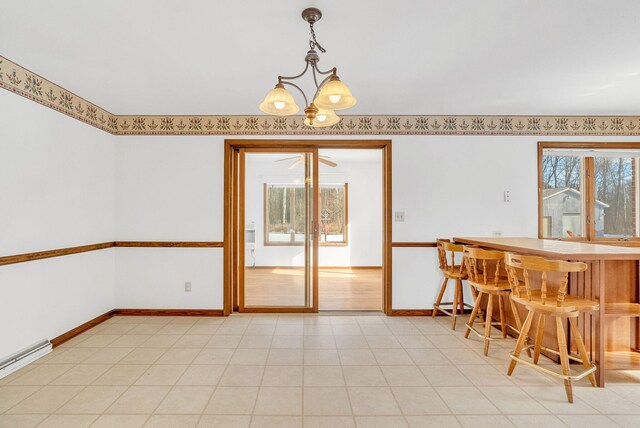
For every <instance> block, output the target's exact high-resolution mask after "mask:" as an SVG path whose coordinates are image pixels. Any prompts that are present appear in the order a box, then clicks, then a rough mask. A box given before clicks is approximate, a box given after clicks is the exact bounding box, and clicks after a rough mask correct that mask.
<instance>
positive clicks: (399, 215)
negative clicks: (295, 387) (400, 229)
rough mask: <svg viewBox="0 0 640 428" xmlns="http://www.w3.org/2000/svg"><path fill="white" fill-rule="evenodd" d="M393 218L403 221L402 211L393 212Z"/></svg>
mask: <svg viewBox="0 0 640 428" xmlns="http://www.w3.org/2000/svg"><path fill="white" fill-rule="evenodd" d="M395 220H396V221H397V222H404V211H396V212H395Z"/></svg>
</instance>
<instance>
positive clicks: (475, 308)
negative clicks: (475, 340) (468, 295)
mask: <svg viewBox="0 0 640 428" xmlns="http://www.w3.org/2000/svg"><path fill="white" fill-rule="evenodd" d="M481 300H482V292H479V293H478V295H477V296H476V303H475V305H473V311H471V316H470V317H469V327H467V331H466V332H465V333H464V338H465V339H467V338H469V333H471V327H473V323H474V322H475V321H476V317H477V316H478V310H479V309H480V301H481Z"/></svg>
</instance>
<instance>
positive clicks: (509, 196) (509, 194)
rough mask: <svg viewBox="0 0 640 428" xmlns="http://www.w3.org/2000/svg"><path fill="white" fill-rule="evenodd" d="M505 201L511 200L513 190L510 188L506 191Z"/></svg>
mask: <svg viewBox="0 0 640 428" xmlns="http://www.w3.org/2000/svg"><path fill="white" fill-rule="evenodd" d="M504 201H505V202H511V191H510V190H505V191H504Z"/></svg>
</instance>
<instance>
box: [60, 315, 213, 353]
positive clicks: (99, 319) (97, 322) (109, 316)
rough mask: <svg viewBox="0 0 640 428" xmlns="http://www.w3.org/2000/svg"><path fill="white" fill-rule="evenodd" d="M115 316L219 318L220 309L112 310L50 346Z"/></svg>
mask: <svg viewBox="0 0 640 428" xmlns="http://www.w3.org/2000/svg"><path fill="white" fill-rule="evenodd" d="M115 315H122V316H171V317H221V316H224V315H223V310H222V309H112V310H110V311H109V312H105V313H104V314H102V315H100V316H97V317H95V318H94V319H92V320H89V321H87V322H85V323H84V324H81V325H79V326H78V327H75V328H72V329H71V330H69V331H67V332H65V333H62V334H61V335H59V336H57V337H55V338H53V339H51V345H52V346H53V347H54V348H55V347H57V346H60V345H62V344H63V343H64V342H66V341H68V340H71V339H73V338H74V337H76V336H78V335H79V334H81V333H84V332H85V331H87V330H89V329H90V328H93V327H95V326H97V325H98V324H100V323H103V322H105V321H106V320H108V319H109V318H111V317H113V316H115Z"/></svg>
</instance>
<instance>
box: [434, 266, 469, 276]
mask: <svg viewBox="0 0 640 428" xmlns="http://www.w3.org/2000/svg"><path fill="white" fill-rule="evenodd" d="M440 270H441V271H442V274H443V275H444V276H445V277H447V278H449V279H467V277H468V275H467V272H465V271H464V267H463V266H460V265H454V266H452V269H451V270H446V269H440Z"/></svg>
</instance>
